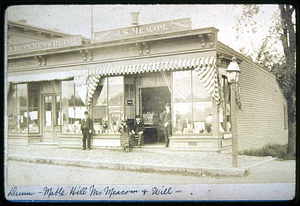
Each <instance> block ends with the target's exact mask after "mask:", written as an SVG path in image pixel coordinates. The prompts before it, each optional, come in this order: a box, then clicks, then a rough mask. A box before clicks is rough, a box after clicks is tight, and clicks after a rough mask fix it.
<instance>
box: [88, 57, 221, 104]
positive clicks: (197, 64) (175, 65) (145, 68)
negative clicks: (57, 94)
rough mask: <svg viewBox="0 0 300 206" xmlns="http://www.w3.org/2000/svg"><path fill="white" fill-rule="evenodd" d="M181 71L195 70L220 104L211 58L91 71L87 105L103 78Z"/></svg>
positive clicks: (212, 58)
mask: <svg viewBox="0 0 300 206" xmlns="http://www.w3.org/2000/svg"><path fill="white" fill-rule="evenodd" d="M181 69H195V70H196V71H197V74H198V76H199V78H200V80H201V82H202V83H203V85H204V87H205V88H206V90H207V91H208V92H209V93H210V94H211V96H212V97H213V98H214V99H215V100H216V101H217V104H218V103H219V101H220V96H219V85H218V76H217V72H218V70H217V67H216V57H215V56H211V57H203V58H193V59H182V60H174V61H162V62H153V63H147V64H134V65H126V66H118V67H107V68H93V69H90V70H89V72H88V79H89V81H88V82H87V85H88V88H87V94H88V98H87V105H89V104H90V101H91V99H92V96H93V94H94V92H95V89H96V86H97V84H98V82H99V79H100V77H101V76H109V75H126V74H140V73H148V72H161V71H169V70H181Z"/></svg>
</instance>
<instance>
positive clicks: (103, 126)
mask: <svg viewBox="0 0 300 206" xmlns="http://www.w3.org/2000/svg"><path fill="white" fill-rule="evenodd" d="M93 123H94V130H95V134H108V130H107V129H108V116H107V78H106V77H102V78H101V80H100V82H99V84H98V86H97V88H96V91H95V93H94V97H93Z"/></svg>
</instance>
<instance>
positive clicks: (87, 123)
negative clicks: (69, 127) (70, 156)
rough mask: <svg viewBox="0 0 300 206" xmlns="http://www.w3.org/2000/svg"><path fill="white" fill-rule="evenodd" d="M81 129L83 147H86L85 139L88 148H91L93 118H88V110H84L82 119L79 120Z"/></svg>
mask: <svg viewBox="0 0 300 206" xmlns="http://www.w3.org/2000/svg"><path fill="white" fill-rule="evenodd" d="M81 130H82V135H83V139H82V141H83V144H82V146H83V149H84V150H85V149H86V141H87V148H88V150H89V149H90V148H91V136H92V133H93V131H94V126H93V120H91V119H90V118H89V113H88V111H85V112H84V119H82V120H81Z"/></svg>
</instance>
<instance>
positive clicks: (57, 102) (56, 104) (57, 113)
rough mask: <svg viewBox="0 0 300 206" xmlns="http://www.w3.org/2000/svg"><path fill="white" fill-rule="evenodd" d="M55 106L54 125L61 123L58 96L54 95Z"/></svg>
mask: <svg viewBox="0 0 300 206" xmlns="http://www.w3.org/2000/svg"><path fill="white" fill-rule="evenodd" d="M55 107H56V116H55V125H57V126H59V125H61V113H60V96H55Z"/></svg>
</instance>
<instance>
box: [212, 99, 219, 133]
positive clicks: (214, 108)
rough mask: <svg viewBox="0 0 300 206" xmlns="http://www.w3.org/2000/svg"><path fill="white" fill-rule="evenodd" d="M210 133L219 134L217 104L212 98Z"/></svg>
mask: <svg viewBox="0 0 300 206" xmlns="http://www.w3.org/2000/svg"><path fill="white" fill-rule="evenodd" d="M212 125H213V128H212V135H213V136H217V137H218V136H219V134H220V129H219V106H218V105H217V102H216V100H215V99H214V98H213V100H212Z"/></svg>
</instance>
